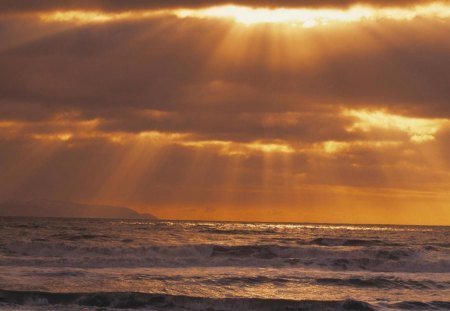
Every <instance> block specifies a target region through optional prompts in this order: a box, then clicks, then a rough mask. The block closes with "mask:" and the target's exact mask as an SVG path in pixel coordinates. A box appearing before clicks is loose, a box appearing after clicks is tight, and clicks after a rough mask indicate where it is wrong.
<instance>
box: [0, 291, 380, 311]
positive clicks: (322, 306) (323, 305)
mask: <svg viewBox="0 0 450 311" xmlns="http://www.w3.org/2000/svg"><path fill="white" fill-rule="evenodd" d="M0 303H3V304H9V305H31V306H36V305H38V306H43V305H44V306H45V305H47V306H50V305H59V306H66V307H70V306H84V307H96V308H121V309H138V308H157V310H178V309H180V310H211V311H213V310H304V311H308V310H309V311H315V310H317V311H319V310H330V311H331V310H342V311H344V310H355V311H374V310H375V308H374V307H373V306H371V305H370V304H369V303H366V302H362V301H357V300H353V299H346V300H343V301H327V300H323V301H320V300H285V299H260V298H204V297H193V296H177V295H168V294H148V293H137V292H110V293H108V292H96V293H56V292H38V291H10V290H0Z"/></svg>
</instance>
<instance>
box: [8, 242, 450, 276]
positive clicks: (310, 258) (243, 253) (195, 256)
mask: <svg viewBox="0 0 450 311" xmlns="http://www.w3.org/2000/svg"><path fill="white" fill-rule="evenodd" d="M85 238H86V237H85ZM87 238H88V239H89V238H90V237H87ZM90 241H91V240H90ZM0 251H1V253H2V254H4V255H6V256H0V266H2V265H3V266H6V265H12V266H43V267H52V266H67V267H158V266H162V267H170V266H180V265H182V266H199V267H202V266H261V267H265V266H269V267H282V266H288V267H303V268H315V269H327V270H335V271H344V270H348V271H363V270H366V271H376V272H391V271H397V272H450V256H449V254H448V253H446V252H441V251H434V250H424V249H423V248H422V247H415V248H412V247H392V246H371V247H362V248H356V249H355V248H352V247H338V248H330V247H322V246H317V245H297V246H282V245H275V244H268V245H212V244H190V245H171V246H170V245H169V246H161V245H142V244H134V243H131V244H130V242H129V241H117V242H114V243H99V242H92V241H91V242H90V243H75V242H72V241H70V242H62V241H59V242H56V243H55V242H53V243H48V242H45V241H28V242H18V241H16V242H14V243H7V244H2V245H0Z"/></svg>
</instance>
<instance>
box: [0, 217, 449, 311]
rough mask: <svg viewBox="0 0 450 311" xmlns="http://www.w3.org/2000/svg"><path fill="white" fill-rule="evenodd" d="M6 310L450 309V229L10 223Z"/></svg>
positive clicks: (1, 225) (5, 230)
mask: <svg viewBox="0 0 450 311" xmlns="http://www.w3.org/2000/svg"><path fill="white" fill-rule="evenodd" d="M0 289H1V290H0V309H1V308H4V309H19V310H53V309H55V310H67V309H74V310H88V309H90V308H93V309H95V308H98V307H102V308H103V310H105V309H110V308H125V309H134V308H144V309H149V310H449V309H450V228H449V227H413V226H371V225H367V226H353V225H347V226H346V225H315V224H261V223H220V222H208V223H206V222H169V221H162V222H152V221H136V220H100V219H38V218H35V219H25V218H21V219H20V218H0Z"/></svg>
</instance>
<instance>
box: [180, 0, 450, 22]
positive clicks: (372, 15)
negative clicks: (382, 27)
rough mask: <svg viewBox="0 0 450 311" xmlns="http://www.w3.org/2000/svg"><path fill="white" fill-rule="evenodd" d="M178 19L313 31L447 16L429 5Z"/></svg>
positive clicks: (211, 12) (204, 12) (215, 11)
mask: <svg viewBox="0 0 450 311" xmlns="http://www.w3.org/2000/svg"><path fill="white" fill-rule="evenodd" d="M175 14H176V15H177V16H178V17H195V18H228V19H232V20H234V21H236V22H239V23H242V24H246V25H251V24H261V23H268V24H275V23H291V24H297V25H301V26H303V27H306V28H308V27H314V26H318V25H326V24H329V23H334V22H340V23H344V22H345V23H350V22H358V21H362V20H375V19H394V20H410V19H413V18H416V17H419V16H420V17H426V16H432V17H440V18H445V17H449V16H450V7H449V6H448V5H446V4H443V3H433V4H431V5H426V6H417V7H414V8H385V9H376V8H373V7H369V6H354V7H351V8H349V9H345V10H342V9H287V8H280V9H269V8H251V7H243V6H235V5H227V6H219V7H211V8H206V9H201V10H178V11H176V12H175Z"/></svg>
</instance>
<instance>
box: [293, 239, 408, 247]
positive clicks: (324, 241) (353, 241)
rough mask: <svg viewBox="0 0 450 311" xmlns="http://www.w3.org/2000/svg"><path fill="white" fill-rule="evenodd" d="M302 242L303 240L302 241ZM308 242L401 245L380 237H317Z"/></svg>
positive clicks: (314, 243)
mask: <svg viewBox="0 0 450 311" xmlns="http://www.w3.org/2000/svg"><path fill="white" fill-rule="evenodd" d="M300 243H301V242H300ZM306 244H311V245H321V246H400V245H401V244H399V243H394V242H387V241H382V240H378V239H367V240H364V239H340V238H316V239H313V240H311V241H308V242H307V243H306Z"/></svg>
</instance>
